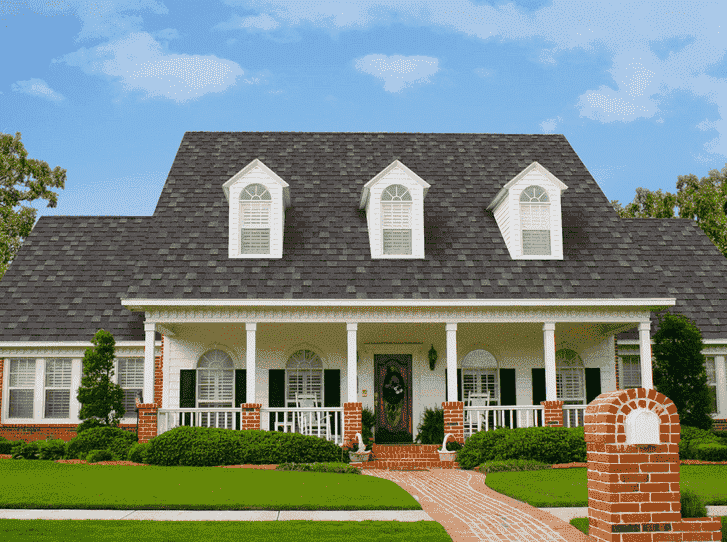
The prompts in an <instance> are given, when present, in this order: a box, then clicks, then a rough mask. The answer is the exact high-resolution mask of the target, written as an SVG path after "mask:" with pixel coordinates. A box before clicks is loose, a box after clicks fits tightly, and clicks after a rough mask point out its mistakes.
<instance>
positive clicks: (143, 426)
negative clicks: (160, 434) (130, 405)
mask: <svg viewBox="0 0 727 542" xmlns="http://www.w3.org/2000/svg"><path fill="white" fill-rule="evenodd" d="M136 408H138V409H139V426H138V427H139V430H138V432H137V436H138V437H139V442H141V443H145V442H149V441H150V440H151V439H153V438H154V437H156V436H157V409H158V407H157V404H156V403H140V402H139V400H138V399H137V400H136Z"/></svg>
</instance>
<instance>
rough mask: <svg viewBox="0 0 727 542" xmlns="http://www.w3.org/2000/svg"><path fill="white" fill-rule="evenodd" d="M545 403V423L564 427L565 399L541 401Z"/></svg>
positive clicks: (547, 425) (550, 425)
mask: <svg viewBox="0 0 727 542" xmlns="http://www.w3.org/2000/svg"><path fill="white" fill-rule="evenodd" d="M540 404H541V405H543V425H544V426H545V427H563V401H540Z"/></svg>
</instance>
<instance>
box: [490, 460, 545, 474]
mask: <svg viewBox="0 0 727 542" xmlns="http://www.w3.org/2000/svg"><path fill="white" fill-rule="evenodd" d="M552 468H553V465H548V464H546V463H541V462H540V461H531V460H528V459H506V460H505V461H488V462H487V463H482V465H480V472H482V473H485V474H487V473H490V472H520V471H526V470H543V469H552Z"/></svg>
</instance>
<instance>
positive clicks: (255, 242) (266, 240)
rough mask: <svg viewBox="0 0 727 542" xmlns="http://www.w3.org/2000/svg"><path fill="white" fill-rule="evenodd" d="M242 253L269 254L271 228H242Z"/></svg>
mask: <svg viewBox="0 0 727 542" xmlns="http://www.w3.org/2000/svg"><path fill="white" fill-rule="evenodd" d="M242 253H243V254H268V253H270V230H269V229H256V230H252V229H247V228H243V229H242Z"/></svg>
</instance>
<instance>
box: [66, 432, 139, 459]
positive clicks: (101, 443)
mask: <svg viewBox="0 0 727 542" xmlns="http://www.w3.org/2000/svg"><path fill="white" fill-rule="evenodd" d="M136 441H137V438H136V433H131V432H129V431H124V430H123V429H121V428H119V427H96V428H94V429H89V430H87V431H84V432H83V433H81V434H80V435H76V436H75V437H73V438H72V439H71V440H70V441H69V442H68V445H67V448H66V456H67V457H68V458H69V459H76V458H78V459H83V458H84V457H85V456H86V454H87V453H88V452H90V451H92V450H108V451H109V452H111V454H112V455H113V457H114V459H115V460H123V459H125V458H126V457H127V454H128V453H129V448H131V445H132V444H134V443H135V442H136Z"/></svg>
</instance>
